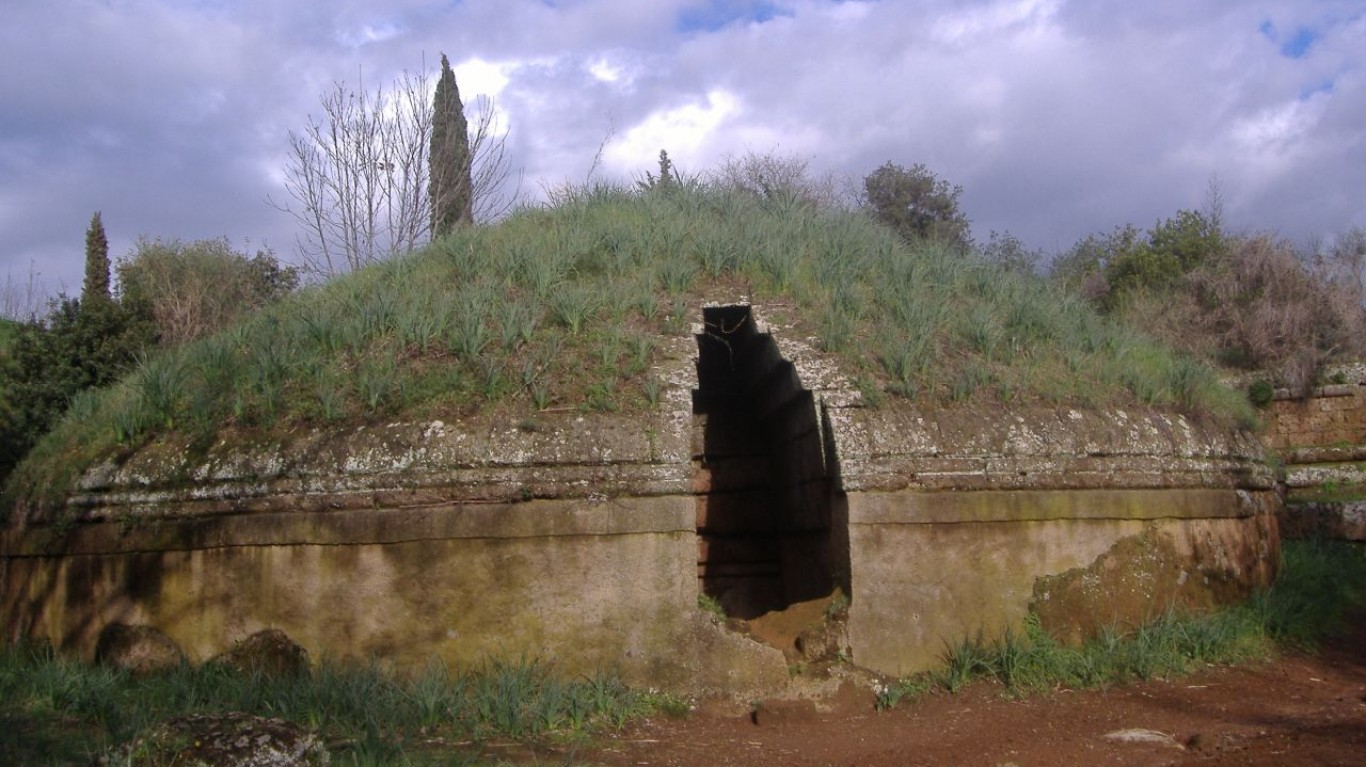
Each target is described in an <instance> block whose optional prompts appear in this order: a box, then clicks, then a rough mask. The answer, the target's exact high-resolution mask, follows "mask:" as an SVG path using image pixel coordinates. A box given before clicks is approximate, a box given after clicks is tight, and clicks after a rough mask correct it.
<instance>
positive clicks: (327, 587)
mask: <svg viewBox="0 0 1366 767" xmlns="http://www.w3.org/2000/svg"><path fill="white" fill-rule="evenodd" d="M743 309H744V311H743V312H739V313H734V311H733V309H732V310H727V312H732V313H733V314H734V316H731V314H727V312H721V313H720V314H724V315H725V316H726V318H727V322H728V327H732V328H733V327H735V325H734V322H732V320H734V319H736V318H737V317H739V316H740V315H741V314H743V315H744V318H745V319H746V321H748V322H751V323H753V325H752V328H751V330H750V331H745V333H746V337H745V339H744V344H731V345H733V346H735V347H737V348H738V347H740V346H743V345H749V344H752V346H750V347H749V348H750V351H749V352H746V353H745V354H743V355H742V360H741V364H740V365H738V366H737V368H736V370H747V371H749V372H745V373H743V374H741V375H740V376H739V377H738V378H735V379H727V380H728V382H727V383H725V385H724V386H722V387H721V388H726V387H734V388H735V391H736V392H737V393H739V394H740V395H741V396H743V397H748V398H749V399H748V400H747V401H748V402H749V403H750V405H743V404H742V408H743V407H753V408H757V410H758V411H760V412H761V414H762V415H761V416H760V417H759V418H758V419H757V421H755V422H741V421H737V420H735V419H733V418H730V417H729V416H726V415H718V414H723V413H725V412H726V408H720V409H715V410H713V409H711V408H709V407H707V406H705V405H702V406H700V405H699V403H705V402H706V401H707V399H708V395H710V394H715V393H716V392H717V391H718V390H717V389H716V384H715V383H714V382H712V383H708V381H707V380H704V379H706V376H707V374H705V373H702V374H701V375H702V377H701V378H699V374H700V372H701V369H702V368H703V367H704V365H703V363H702V362H701V361H700V359H699V352H698V349H699V345H705V344H706V343H707V342H706V341H704V340H703V339H704V337H706V336H707V334H708V332H709V331H708V330H707V326H706V325H705V324H704V325H701V326H698V328H697V338H696V339H695V340H694V339H677V340H676V341H674V342H670V344H671V345H669V346H667V347H666V348H665V350H664V357H665V359H664V362H663V363H662V364H661V366H660V368H659V369H658V370H657V371H656V374H657V375H659V376H660V377H661V379H662V380H664V381H665V382H666V385H665V387H664V392H663V398H662V403H661V407H660V408H659V410H658V411H656V412H654V413H651V414H648V415H643V416H642V415H619V414H584V415H579V414H574V413H543V414H539V415H534V416H531V417H526V418H521V417H503V416H499V415H496V414H488V415H484V416H480V417H478V418H475V419H470V420H467V421H465V422H462V423H459V424H450V425H448V424H444V423H441V422H429V423H423V424H389V425H380V426H370V427H366V428H361V429H356V430H353V431H349V432H345V433H338V432H322V431H319V432H313V433H302V434H296V435H293V436H291V437H290V438H288V439H283V440H277V441H274V442H270V443H257V444H251V443H248V442H245V441H235V442H232V443H228V442H225V443H223V444H220V445H217V446H215V447H213V448H211V449H210V450H209V451H208V453H207V454H203V455H199V456H197V457H193V458H192V457H190V456H189V454H187V453H186V452H185V451H184V449H183V448H182V446H179V445H175V444H170V443H161V444H157V445H154V446H151V447H149V448H146V449H144V450H142V451H140V452H139V453H137V454H135V455H133V456H132V457H131V458H129V459H127V460H126V461H124V462H123V463H121V464H119V465H114V464H109V465H106V466H102V467H97V468H96V469H95V470H92V471H91V472H89V473H88V474H87V475H86V477H85V478H84V480H83V485H82V487H83V490H82V492H81V493H80V494H78V495H77V496H75V497H73V498H72V499H71V500H70V508H69V509H68V511H69V512H70V513H72V514H74V515H76V516H77V517H78V518H79V521H78V522H77V523H76V524H75V525H74V526H72V527H71V528H70V529H66V528H64V527H61V526H53V525H52V524H50V523H48V522H46V521H44V520H42V519H37V518H35V519H29V520H16V522H17V523H18V524H16V525H15V526H14V527H12V528H11V529H10V530H8V531H7V532H6V533H5V534H4V540H3V548H4V553H5V558H4V562H3V571H2V572H0V579H3V580H2V581H0V592H3V602H0V610H2V611H3V612H2V613H0V615H3V629H4V632H5V635H6V636H7V638H9V639H16V638H19V637H25V636H27V637H43V638H47V639H49V640H50V641H52V642H53V643H54V644H55V645H57V646H58V647H60V648H62V649H63V650H65V651H67V652H69V653H72V654H75V655H80V656H84V657H90V656H91V654H92V653H93V649H94V644H95V640H96V638H97V637H98V634H99V632H100V630H101V629H102V628H103V627H104V626H105V625H107V624H108V623H110V622H114V621H118V622H123V623H145V624H150V625H154V626H156V627H157V628H159V629H161V630H162V631H164V632H165V633H167V634H168V635H169V636H170V637H171V638H172V639H174V640H175V641H176V642H177V643H178V644H180V646H181V647H182V648H183V649H184V650H185V651H186V653H187V655H188V656H189V657H190V658H191V659H192V660H203V659H206V658H208V657H210V656H212V655H214V654H217V653H218V652H221V651H222V650H224V649H225V648H227V647H228V646H230V645H231V644H232V642H234V641H236V640H238V639H241V638H243V637H245V636H247V635H249V634H251V633H254V632H255V631H258V630H260V629H264V628H279V629H282V630H284V631H285V632H286V633H287V634H289V635H290V636H291V637H292V638H294V639H295V640H296V641H298V642H299V643H300V644H302V645H303V646H304V647H305V648H306V649H307V650H308V651H309V652H310V654H311V655H312V656H313V657H315V658H318V657H333V658H348V657H349V658H356V659H368V658H371V657H375V658H378V659H380V660H381V661H383V662H386V663H391V664H393V665H394V666H396V667H407V668H420V667H422V666H423V665H425V664H426V663H427V662H428V661H429V660H430V658H432V657H433V656H436V657H440V658H442V659H444V660H445V661H447V662H448V663H451V664H465V663H477V662H480V661H483V660H485V659H487V658H489V657H490V656H497V657H539V658H543V659H546V660H549V661H551V662H553V663H555V664H556V665H557V666H558V667H559V668H560V669H561V670H562V671H564V672H566V673H571V674H575V673H591V672H594V671H598V670H602V669H615V670H618V671H620V672H621V673H622V674H623V675H624V676H625V678H626V679H627V680H628V681H630V682H633V683H636V684H642V685H650V686H656V687H665V688H670V689H675V690H679V691H686V692H692V693H700V694H709V693H723V692H724V693H726V694H729V695H733V696H737V697H740V698H742V699H744V698H753V697H758V696H761V695H768V694H772V693H774V692H775V691H778V690H780V689H781V688H782V687H783V686H784V685H785V684H786V682H787V678H788V674H787V669H786V663H785V660H784V657H783V654H782V653H781V652H780V651H779V650H778V649H775V648H772V647H768V646H765V645H762V644H760V643H758V642H757V641H754V640H752V639H749V638H747V637H745V636H742V635H740V634H738V633H734V632H731V631H729V630H728V629H727V628H726V626H725V625H724V624H722V623H721V622H719V621H717V620H714V619H713V618H712V617H711V616H708V615H706V614H704V613H703V612H702V611H701V610H700V609H699V608H698V606H697V605H698V595H699V593H706V592H710V591H715V594H714V596H719V597H721V601H722V602H723V606H724V607H725V608H726V609H727V610H730V611H732V614H733V615H735V616H736V617H747V616H746V615H744V614H742V613H743V612H745V611H752V610H753V609H755V605H759V606H760V608H761V609H781V608H782V607H784V606H786V605H789V604H792V603H794V602H796V601H799V600H803V599H807V598H810V597H811V596H812V595H819V594H820V593H821V592H826V593H828V592H829V591H832V590H833V589H834V588H836V587H838V588H841V589H843V590H844V592H845V593H846V594H847V595H848V596H849V599H850V605H849V611H848V625H847V641H848V651H849V654H850V656H851V658H852V660H853V661H854V662H855V663H857V664H859V665H862V666H865V667H867V668H870V669H872V670H875V671H878V672H883V673H888V674H900V673H906V672H910V671H914V670H919V669H923V668H927V667H929V666H932V665H934V664H935V663H936V662H937V661H938V658H939V655H940V653H941V652H942V649H943V647H944V644H945V642H953V641H955V640H956V639H959V638H962V637H964V636H975V635H977V633H978V632H985V633H986V634H987V635H990V634H992V633H996V632H998V631H1000V630H1003V629H1004V628H1006V627H1012V626H1013V627H1018V626H1019V625H1020V623H1021V622H1022V621H1023V620H1024V617H1025V616H1026V615H1027V614H1028V613H1029V612H1030V611H1031V610H1032V611H1034V612H1036V613H1037V614H1038V615H1039V616H1040V619H1041V620H1042V621H1043V622H1044V624H1045V626H1046V627H1047V628H1049V629H1050V630H1053V631H1055V632H1056V633H1058V634H1059V635H1061V636H1067V637H1075V636H1080V635H1082V634H1084V633H1085V632H1087V631H1091V630H1094V629H1095V628H1096V627H1098V626H1101V625H1107V624H1112V623H1126V622H1133V621H1138V620H1142V619H1144V618H1149V617H1153V616H1155V615H1158V614H1160V613H1161V612H1162V611H1163V610H1165V609H1166V607H1167V606H1168V605H1170V604H1185V605H1190V606H1195V607H1202V606H1206V605H1209V604H1213V603H1216V602H1218V601H1222V600H1227V599H1230V598H1234V597H1236V596H1240V595H1242V594H1245V593H1246V592H1247V591H1248V590H1249V589H1251V588H1253V587H1255V586H1257V585H1261V584H1265V583H1266V582H1267V581H1268V580H1269V578H1270V577H1271V575H1272V565H1273V563H1274V562H1275V560H1276V547H1277V540H1278V539H1277V537H1276V529H1275V522H1274V516H1273V515H1272V511H1274V503H1275V494H1274V491H1273V488H1274V484H1273V481H1272V476H1271V472H1270V471H1269V470H1268V469H1267V468H1266V466H1265V464H1264V463H1263V462H1262V459H1261V453H1260V447H1259V446H1258V443H1257V442H1256V440H1255V439H1253V438H1251V437H1250V436H1248V435H1241V434H1233V433H1228V432H1223V431H1219V430H1213V429H1205V428H1202V427H1199V426H1197V425H1195V424H1192V423H1190V422H1188V421H1187V420H1185V419H1183V418H1181V417H1178V416H1171V415H1163V414H1159V413H1151V412H1126V411H1114V412H1084V413H1083V412H1077V411H1072V410H1066V409H1064V410H1054V409H1041V410H1028V411H1015V410H1011V411H1001V412H987V411H983V410H982V409H980V408H978V409H973V410H966V409H948V410H942V411H921V410H918V409H916V408H914V407H910V406H908V405H904V404H899V403H896V402H890V403H888V404H885V405H884V406H882V407H879V408H869V407H865V406H864V405H863V403H862V402H861V401H860V400H859V397H858V395H857V394H856V393H854V392H853V389H852V387H850V386H849V385H848V383H847V381H845V380H844V379H843V378H842V377H841V376H840V374H839V372H838V369H837V368H836V367H835V366H834V365H833V364H831V362H830V360H828V359H826V358H824V357H823V356H822V355H819V354H817V353H815V352H814V351H812V349H811V347H810V346H809V345H807V344H804V343H802V342H800V341H798V340H795V339H793V338H791V337H790V335H791V334H790V333H787V334H784V332H783V330H784V329H782V328H778V329H777V332H771V331H772V330H773V329H771V328H769V327H766V326H764V325H762V324H761V323H758V322H757V318H754V317H753V316H751V314H750V312H749V309H748V307H744V308H743ZM717 316H719V315H718V314H716V313H713V314H711V315H709V316H708V320H709V321H711V320H713V319H716V317H717ZM751 334H752V335H751ZM739 340H741V339H738V338H728V339H727V341H729V342H735V341H739ZM725 346H727V344H722V345H721V346H719V347H716V348H715V349H714V350H713V351H720V350H722V349H724V347H725ZM704 348H705V347H704ZM705 354H706V352H705V351H704V352H703V355H704V356H705ZM727 369H729V363H727ZM723 378H724V376H723ZM732 404H734V403H732ZM779 414H781V415H779ZM718 419H720V420H722V421H726V420H727V419H729V421H728V422H729V424H730V426H729V427H728V426H726V425H725V424H724V423H723V424H720V425H718V424H715V423H708V421H709V420H712V421H715V420H718ZM737 423H740V424H742V428H744V429H751V430H757V431H759V432H761V436H760V437H759V438H758V439H753V438H752V435H751V437H746V438H743V439H741V438H734V439H730V440H727V439H725V438H722V437H715V439H716V440H719V444H723V445H728V446H729V447H730V448H735V447H736V446H737V445H743V449H740V450H738V452H740V453H743V454H745V455H744V456H742V459H743V460H744V461H749V462H751V463H753V462H755V461H759V462H764V463H767V464H768V465H767V466H766V467H765V468H763V469H762V470H761V471H760V472H759V473H761V474H762V475H763V476H764V479H763V480H762V481H758V482H749V483H747V485H746V487H745V488H743V490H742V491H741V492H739V493H730V494H729V495H730V497H729V498H728V499H726V500H716V499H715V498H713V496H717V497H719V496H722V495H726V493H723V492H721V490H722V488H721V487H718V485H717V483H716V477H717V472H716V471H715V469H716V468H717V467H718V466H720V465H722V464H724V460H722V454H723V453H726V452H727V449H719V448H718V449H717V450H712V449H711V448H710V447H708V442H709V440H710V439H711V438H710V437H708V435H711V434H721V433H723V432H724V430H725V429H726V428H733V427H735V425H736V424H737ZM746 423H747V424H748V425H744V424H746ZM715 429H720V431H715V432H714V431H713V430H715ZM731 452H735V450H731ZM720 473H721V474H722V475H725V474H726V472H725V470H722V471H721V472H720ZM742 474H744V472H731V473H730V476H731V477H732V478H734V477H738V476H740V475H742ZM723 484H724V483H723ZM718 514H719V515H721V516H723V517H724V516H726V515H730V516H729V520H730V521H729V522H718V521H717V519H718V517H717V515H718ZM727 525H731V526H735V527H739V528H743V531H742V532H743V533H744V535H748V536H750V538H751V539H752V540H749V541H746V542H745V543H744V545H742V546H740V547H738V548H739V549H744V550H747V551H748V552H750V553H745V554H742V555H727V554H721V555H720V556H718V555H717V553H718V550H719V549H720V548H722V547H723V546H724V545H728V543H727V542H725V541H724V540H723V539H724V537H725V536H724V535H722V536H721V538H717V533H718V532H724V530H725V528H726V527H727ZM731 532H732V533H734V532H735V531H734V530H732V531H731ZM744 535H740V538H743V537H744ZM718 540H722V543H717V541H718ZM751 544H752V545H751ZM753 551H764V552H769V553H766V554H764V555H763V557H766V559H764V561H762V562H760V563H759V564H761V565H762V568H760V570H762V572H759V573H758V574H757V575H756V573H754V572H751V573H750V575H751V576H755V577H754V578H753V579H752V580H751V582H750V583H749V584H748V585H741V586H739V588H741V595H742V596H743V597H744V598H740V597H734V598H731V599H730V603H729V604H726V601H727V599H726V597H725V595H726V593H727V591H728V590H731V589H734V588H736V587H737V584H736V583H735V582H734V581H733V580H732V581H729V582H728V581H726V580H725V578H723V577H721V575H722V573H721V572H720V571H719V570H723V569H724V568H719V569H718V570H717V571H714V570H713V568H715V567H717V566H718V562H719V564H720V565H725V566H728V567H729V566H732V565H747V563H748V564H753V563H751V562H749V560H748V559H746V558H747V557H750V556H751V553H752V552H753ZM727 557H730V558H729V559H728V558H727ZM764 568H767V569H764ZM740 569H741V570H743V568H740ZM769 575H773V577H769ZM745 577H749V576H745ZM745 589H748V591H745ZM765 600H767V601H765Z"/></svg>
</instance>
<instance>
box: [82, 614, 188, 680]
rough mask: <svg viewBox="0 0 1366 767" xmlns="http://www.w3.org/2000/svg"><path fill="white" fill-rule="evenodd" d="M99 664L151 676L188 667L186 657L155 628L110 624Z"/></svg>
mask: <svg viewBox="0 0 1366 767" xmlns="http://www.w3.org/2000/svg"><path fill="white" fill-rule="evenodd" d="M95 662H96V663H102V664H105V665H108V666H114V667H115V668H121V669H126V670H128V671H131V672H132V673H134V674H150V673H153V672H156V671H165V670H167V669H172V668H175V667H177V666H180V665H182V664H184V663H185V653H183V652H181V650H180V647H179V646H177V645H176V643H175V642H174V641H172V640H171V638H170V637H168V636H166V635H165V634H163V633H161V631H160V630H158V629H156V628H155V627H152V626H143V625H135V626H130V625H128V624H126V623H110V624H109V625H107V626H105V627H104V629H103V630H102V631H100V637H99V640H98V641H97V642H96V644H95Z"/></svg>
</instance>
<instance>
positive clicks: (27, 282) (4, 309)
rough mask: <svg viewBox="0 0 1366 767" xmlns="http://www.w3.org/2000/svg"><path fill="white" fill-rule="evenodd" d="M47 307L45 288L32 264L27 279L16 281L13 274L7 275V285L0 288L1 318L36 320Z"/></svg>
mask: <svg viewBox="0 0 1366 767" xmlns="http://www.w3.org/2000/svg"><path fill="white" fill-rule="evenodd" d="M45 305H46V298H45V296H44V293H43V287H42V285H41V284H39V282H38V273H37V272H36V271H34V269H33V264H32V262H30V263H29V266H28V277H27V278H26V279H23V280H16V279H15V278H14V274H13V273H12V272H6V273H5V284H4V285H3V286H0V317H3V318H5V319H8V320H16V321H18V322H24V321H26V320H31V319H34V318H36V317H37V316H38V315H39V313H41V312H42V310H43V307H44V306H45Z"/></svg>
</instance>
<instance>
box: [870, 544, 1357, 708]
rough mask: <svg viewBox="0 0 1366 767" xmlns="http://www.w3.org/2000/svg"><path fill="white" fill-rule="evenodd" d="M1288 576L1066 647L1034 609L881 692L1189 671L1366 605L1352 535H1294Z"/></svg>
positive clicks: (883, 702) (1291, 637)
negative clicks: (1231, 601) (995, 635)
mask: <svg viewBox="0 0 1366 767" xmlns="http://www.w3.org/2000/svg"><path fill="white" fill-rule="evenodd" d="M1284 558H1285V561H1284V566H1283V569H1282V572H1281V575H1280V577H1279V578H1278V579H1277V581H1276V582H1275V584H1274V585H1272V586H1271V587H1270V588H1269V589H1266V590H1264V591H1261V592H1258V593H1257V594H1256V595H1254V596H1253V597H1252V598H1251V599H1249V600H1248V601H1247V602H1245V603H1243V604H1240V605H1237V606H1233V607H1229V608H1226V609H1222V610H1218V611H1216V612H1212V613H1207V614H1202V615H1183V614H1179V613H1175V612H1169V613H1167V614H1165V615H1163V616H1161V617H1160V618H1158V619H1157V620H1155V621H1152V622H1150V623H1147V624H1145V625H1143V626H1141V627H1139V628H1138V629H1137V630H1135V631H1133V632H1130V633H1120V632H1117V631H1113V630H1111V631H1107V632H1104V633H1103V634H1102V635H1101V636H1099V637H1096V638H1094V639H1092V640H1090V641H1088V642H1087V643H1085V644H1084V645H1082V646H1081V647H1064V646H1062V645H1060V644H1058V643H1057V642H1055V641H1054V640H1053V639H1052V637H1050V636H1048V635H1047V634H1046V633H1044V631H1043V630H1042V629H1040V628H1039V625H1038V623H1037V621H1036V620H1034V619H1033V616H1032V615H1031V616H1030V618H1029V619H1027V620H1026V623H1025V628H1024V631H1023V632H1015V631H1007V632H1006V633H1005V635H1004V636H1002V637H1000V638H999V639H997V640H995V641H987V640H985V639H983V638H981V637H978V638H976V639H972V640H963V641H960V642H958V643H956V644H952V645H949V646H947V647H946V648H945V652H944V664H943V666H942V667H941V668H939V669H937V670H935V671H931V672H927V673H924V674H920V675H917V676H914V677H910V678H907V679H903V680H901V681H899V682H897V683H896V684H893V685H892V686H891V687H889V688H887V689H886V690H884V691H883V692H882V694H881V695H880V696H879V700H878V705H879V706H881V707H884V708H886V707H890V706H894V705H896V704H897V703H899V702H900V701H901V700H903V699H906V698H914V697H915V696H917V695H922V694H925V693H927V692H931V691H934V690H942V691H945V692H950V693H952V692H957V691H958V690H959V689H961V688H962V687H963V686H964V685H967V684H971V683H973V682H977V681H982V680H991V681H994V682H996V683H999V684H1000V685H1002V686H1003V687H1005V688H1006V689H1007V690H1008V691H1010V692H1011V693H1012V694H1025V693H1029V692H1036V691H1041V690H1050V689H1054V688H1057V687H1059V686H1061V687H1071V688H1082V689H1084V688H1095V687H1108V686H1111V685H1115V684H1123V683H1125V682H1129V681H1132V680H1135V679H1153V678H1165V677H1171V676H1179V675H1182V674H1187V673H1191V672H1193V671H1196V670H1198V669H1200V668H1204V667H1208V666H1211V665H1219V664H1228V663H1239V662H1245V661H1249V660H1256V659H1261V658H1266V657H1269V656H1270V655H1272V654H1273V653H1274V652H1275V650H1276V648H1277V647H1288V648H1295V649H1301V650H1313V648H1314V647H1315V646H1316V645H1317V643H1318V642H1320V641H1322V640H1323V639H1325V638H1327V637H1329V636H1331V635H1333V634H1334V633H1335V632H1337V631H1339V630H1340V629H1341V628H1342V626H1343V622H1344V620H1345V619H1346V618H1347V617H1348V616H1349V615H1352V614H1354V613H1355V614H1358V615H1359V614H1361V613H1362V612H1363V611H1366V548H1363V547H1362V546H1360V545H1356V544H1352V543H1348V542H1343V541H1287V542H1286V543H1285V547H1284Z"/></svg>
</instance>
